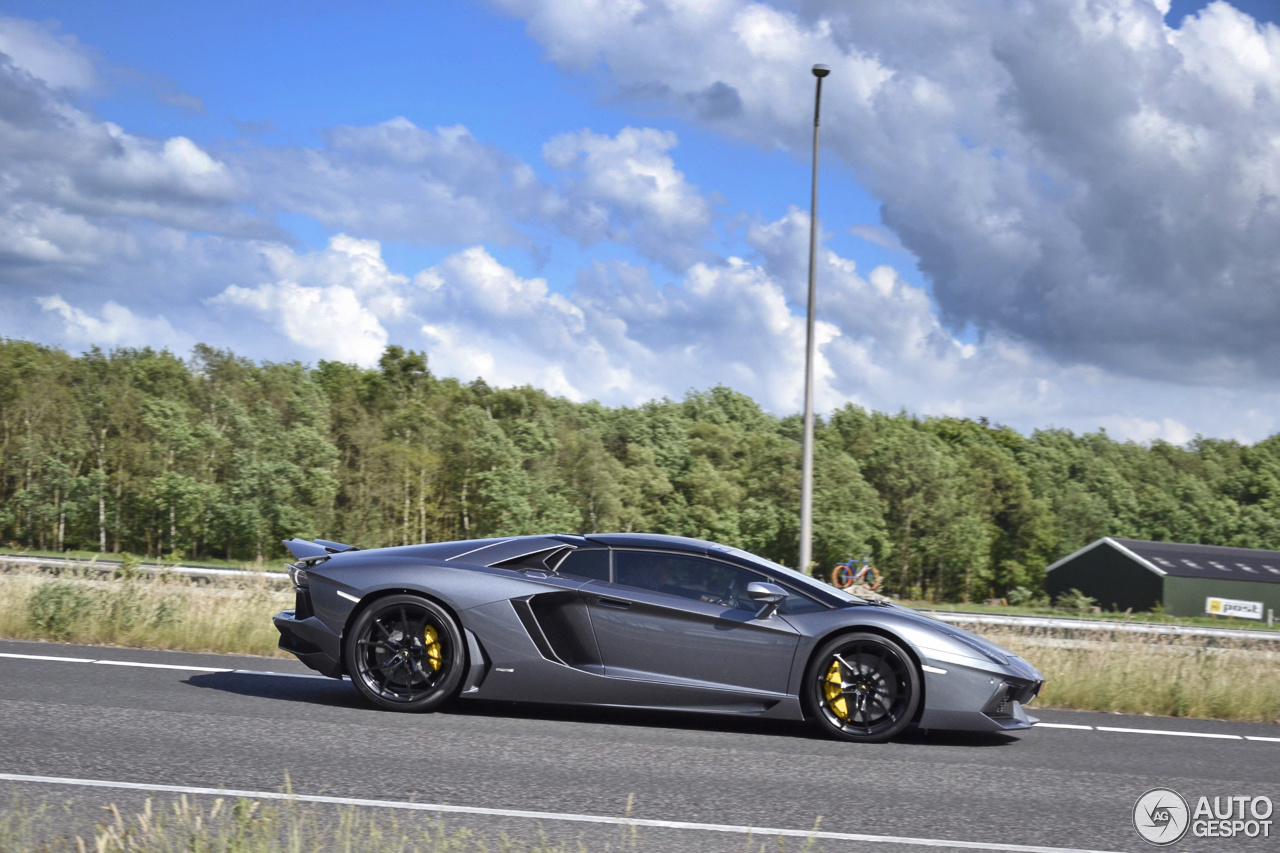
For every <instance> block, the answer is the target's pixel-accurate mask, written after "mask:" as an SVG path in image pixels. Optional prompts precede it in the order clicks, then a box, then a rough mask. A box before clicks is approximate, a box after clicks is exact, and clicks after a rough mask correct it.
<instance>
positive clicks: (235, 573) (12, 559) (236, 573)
mask: <svg viewBox="0 0 1280 853" xmlns="http://www.w3.org/2000/svg"><path fill="white" fill-rule="evenodd" d="M6 563H9V564H16V565H26V566H31V567H33V568H37V569H76V570H79V571H96V572H118V571H120V567H121V565H122V564H121V563H120V562H118V561H116V560H76V559H66V558H60V557H28V556H25V555H22V554H0V565H3V564H6ZM137 571H139V572H142V573H143V574H148V575H161V574H171V575H190V576H192V577H208V578H215V577H251V578H267V579H268V580H278V581H280V582H281V583H288V582H289V575H288V573H287V572H251V571H247V570H244V569H217V568H213V567H212V566H166V565H162V564H160V563H140V564H139V565H138V567H137Z"/></svg>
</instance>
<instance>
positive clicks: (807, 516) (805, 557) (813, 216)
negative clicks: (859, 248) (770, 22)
mask: <svg viewBox="0 0 1280 853" xmlns="http://www.w3.org/2000/svg"><path fill="white" fill-rule="evenodd" d="M830 73H831V69H830V68H828V67H827V66H825V65H815V66H813V76H814V77H816V78H818V87H817V90H816V91H815V92H814V96H813V191H812V194H811V196H810V199H809V315H808V319H807V320H806V322H805V336H804V461H803V463H802V465H801V474H800V565H799V569H800V571H802V572H805V573H808V571H809V563H811V562H812V561H813V361H814V348H815V343H814V340H813V308H814V298H815V295H816V293H817V287H816V282H815V276H814V257H815V256H816V255H817V253H818V124H819V121H818V116H819V113H820V111H821V109H820V108H821V106H822V78H823V77H826V76H827V75H828V74H830Z"/></svg>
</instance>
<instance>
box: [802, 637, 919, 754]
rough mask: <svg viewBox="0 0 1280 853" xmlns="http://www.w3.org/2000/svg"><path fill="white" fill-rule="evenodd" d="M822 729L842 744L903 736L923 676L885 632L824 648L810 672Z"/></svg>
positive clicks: (809, 691) (808, 683)
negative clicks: (840, 740)
mask: <svg viewBox="0 0 1280 853" xmlns="http://www.w3.org/2000/svg"><path fill="white" fill-rule="evenodd" d="M805 691H806V699H807V700H808V703H809V707H810V708H811V709H812V710H813V712H814V716H815V718H816V719H817V722H818V725H819V726H820V727H821V728H822V729H823V730H824V731H825V732H827V733H828V734H831V735H834V736H835V737H837V738H840V739H842V740H851V741H860V742H862V743H880V742H882V741H886V740H889V739H891V738H893V737H895V736H897V735H898V734H899V733H900V732H901V731H902V730H903V729H905V728H906V727H907V726H908V725H909V724H910V723H911V718H912V717H913V716H915V713H916V708H917V707H918V706H919V704H920V674H919V672H917V671H916V666H915V663H914V662H912V660H911V658H910V656H908V655H907V653H906V652H905V651H903V649H902V647H901V646H900V645H898V644H897V643H895V642H894V641H893V640H890V639H889V638H887V637H883V636H881V635H879V634H867V633H858V634H844V635H841V636H839V637H835V638H833V639H831V640H829V641H828V642H827V643H826V644H824V645H823V646H822V648H820V649H819V650H818V653H817V654H815V655H814V656H813V659H812V660H811V661H810V663H809V667H808V670H807V672H806V673H805Z"/></svg>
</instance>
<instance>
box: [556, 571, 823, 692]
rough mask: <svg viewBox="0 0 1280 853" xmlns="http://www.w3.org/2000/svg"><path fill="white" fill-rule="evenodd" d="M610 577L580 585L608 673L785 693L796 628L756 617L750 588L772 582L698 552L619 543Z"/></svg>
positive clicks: (642, 678) (782, 621)
mask: <svg viewBox="0 0 1280 853" xmlns="http://www.w3.org/2000/svg"><path fill="white" fill-rule="evenodd" d="M612 558H613V567H612V568H613V570H612V575H611V577H612V582H605V581H600V580H595V581H592V582H591V583H588V584H587V585H586V586H584V587H582V589H581V594H582V595H583V597H584V599H585V601H586V604H587V610H588V613H589V614H590V618H591V626H592V629H593V631H594V633H595V636H596V642H597V645H598V647H599V650H600V656H601V660H602V662H603V664H604V671H605V675H606V676H607V677H610V678H625V679H638V680H643V681H663V682H668V683H674V684H683V685H686V686H690V687H704V688H714V689H717V690H726V689H727V690H736V691H748V692H753V693H755V692H767V693H777V694H780V693H785V692H786V688H787V681H788V678H789V676H790V673H791V661H792V658H793V657H794V655H795V649H796V645H797V642H798V639H799V637H798V634H797V632H796V630H795V629H794V628H792V627H791V625H789V624H787V622H786V620H785V619H783V618H781V617H780V616H776V615H775V616H772V617H770V618H767V619H756V618H755V612H756V608H755V607H754V606H753V604H752V603H751V601H750V599H749V598H748V597H747V593H746V589H747V584H748V583H750V582H751V581H757V580H766V578H765V577H764V576H762V575H757V574H756V573H754V572H751V571H749V570H747V569H743V568H741V567H738V566H733V565H729V564H728V563H724V562H722V561H719V560H714V559H710V558H707V557H703V556H700V555H696V554H688V553H673V552H664V551H645V550H626V549H615V550H613V552H612Z"/></svg>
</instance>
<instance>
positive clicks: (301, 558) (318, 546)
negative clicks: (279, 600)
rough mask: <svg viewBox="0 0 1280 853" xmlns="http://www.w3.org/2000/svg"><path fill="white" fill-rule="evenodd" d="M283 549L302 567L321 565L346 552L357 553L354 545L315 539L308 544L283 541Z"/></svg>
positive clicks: (297, 540)
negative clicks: (335, 555)
mask: <svg viewBox="0 0 1280 853" xmlns="http://www.w3.org/2000/svg"><path fill="white" fill-rule="evenodd" d="M282 541H283V542H284V547H286V548H288V549H289V552H290V553H292V554H293V556H295V557H297V558H298V562H299V563H301V564H302V565H303V566H310V565H315V564H316V563H323V562H324V561H325V560H327V559H329V557H330V556H332V555H334V554H342V553H344V552H346V551H359V550H360V549H359V548H357V547H356V546H355V545H343V544H342V543H341V542H330V541H329V540H328V539H316V540H315V541H313V542H308V541H307V540H305V539H296V538H295V539H284V540H282Z"/></svg>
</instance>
